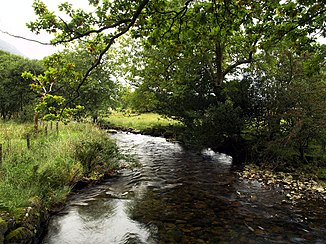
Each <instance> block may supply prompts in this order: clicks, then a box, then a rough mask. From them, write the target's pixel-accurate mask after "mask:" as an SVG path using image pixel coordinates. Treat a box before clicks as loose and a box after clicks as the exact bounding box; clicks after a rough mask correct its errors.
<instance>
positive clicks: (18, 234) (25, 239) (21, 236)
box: [5, 227, 34, 244]
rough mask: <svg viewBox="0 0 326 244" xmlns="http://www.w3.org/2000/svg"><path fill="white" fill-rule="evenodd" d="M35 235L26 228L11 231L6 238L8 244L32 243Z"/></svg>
mask: <svg viewBox="0 0 326 244" xmlns="http://www.w3.org/2000/svg"><path fill="white" fill-rule="evenodd" d="M33 237H34V233H33V232H32V231H30V230H29V229H27V228H25V227H19V228H17V229H15V230H13V231H11V232H10V233H9V234H8V235H7V236H6V237H5V240H6V243H22V244H24V243H31V241H32V239H33Z"/></svg>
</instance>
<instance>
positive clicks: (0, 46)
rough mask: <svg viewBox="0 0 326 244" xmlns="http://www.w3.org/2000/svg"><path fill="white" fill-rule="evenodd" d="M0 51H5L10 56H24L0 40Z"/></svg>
mask: <svg viewBox="0 0 326 244" xmlns="http://www.w3.org/2000/svg"><path fill="white" fill-rule="evenodd" d="M0 50H3V51H6V52H9V53H12V54H16V55H20V56H24V55H23V54H22V53H21V52H20V51H19V50H18V49H17V48H16V47H15V46H13V45H11V44H10V43H8V42H6V41H3V40H1V39H0Z"/></svg>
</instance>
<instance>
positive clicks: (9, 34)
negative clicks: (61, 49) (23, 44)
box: [0, 30, 53, 46]
mask: <svg viewBox="0 0 326 244" xmlns="http://www.w3.org/2000/svg"><path fill="white" fill-rule="evenodd" d="M0 32H1V33H3V34H6V35H8V36H11V37H14V38H18V39H23V40H25V41H29V42H36V43H38V44H41V45H49V46H50V45H53V44H51V43H49V42H41V41H38V40H34V39H30V38H26V37H23V36H18V35H13V34H11V33H9V32H7V31H3V30H0Z"/></svg>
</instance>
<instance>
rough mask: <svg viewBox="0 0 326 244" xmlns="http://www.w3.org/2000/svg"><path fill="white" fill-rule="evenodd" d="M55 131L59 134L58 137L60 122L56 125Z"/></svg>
mask: <svg viewBox="0 0 326 244" xmlns="http://www.w3.org/2000/svg"><path fill="white" fill-rule="evenodd" d="M55 131H56V132H57V135H59V122H58V121H57V122H56V123H55Z"/></svg>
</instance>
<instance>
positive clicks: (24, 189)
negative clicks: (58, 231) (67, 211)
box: [0, 122, 119, 213]
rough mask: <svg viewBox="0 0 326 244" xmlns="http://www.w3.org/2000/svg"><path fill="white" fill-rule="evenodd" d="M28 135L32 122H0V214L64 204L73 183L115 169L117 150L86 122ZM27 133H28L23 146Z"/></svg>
mask: <svg viewBox="0 0 326 244" xmlns="http://www.w3.org/2000/svg"><path fill="white" fill-rule="evenodd" d="M59 128H60V129H59V134H57V133H56V131H55V129H54V130H52V131H51V130H48V133H47V135H45V133H44V130H43V131H42V130H41V131H40V132H39V133H37V134H33V133H32V131H33V130H32V129H33V126H32V124H17V123H14V122H0V143H1V144H2V152H3V156H2V163H1V165H0V179H1V181H0V211H1V210H2V211H6V212H9V213H14V212H17V209H21V208H26V207H28V206H30V205H33V204H35V203H38V204H42V205H43V206H45V207H50V206H52V205H54V204H58V203H60V202H62V201H64V200H65V198H66V196H67V195H68V194H69V193H70V191H71V188H72V187H73V185H74V184H75V183H76V182H77V181H79V180H81V179H84V178H97V177H99V176H101V175H103V174H104V173H105V172H109V171H111V170H113V169H114V168H116V167H117V166H118V163H117V162H118V157H119V154H118V150H117V147H116V145H115V144H114V143H113V142H112V141H110V140H109V139H108V137H107V135H106V134H105V133H104V132H103V131H101V130H99V129H98V128H95V127H94V126H92V125H90V124H81V123H70V124H68V125H63V124H60V125H59ZM26 133H29V134H30V135H31V147H30V149H28V148H27V142H26V138H25V137H26V136H25V135H26Z"/></svg>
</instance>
